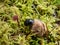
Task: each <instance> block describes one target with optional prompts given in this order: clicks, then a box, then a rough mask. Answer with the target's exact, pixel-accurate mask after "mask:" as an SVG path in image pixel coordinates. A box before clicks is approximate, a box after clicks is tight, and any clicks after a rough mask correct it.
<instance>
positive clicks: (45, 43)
mask: <svg viewBox="0 0 60 45" xmlns="http://www.w3.org/2000/svg"><path fill="white" fill-rule="evenodd" d="M15 18H16V19H15ZM27 18H31V19H39V20H42V21H43V22H45V24H46V25H47V28H48V31H49V32H50V33H49V35H47V36H48V38H46V37H42V38H41V37H38V36H36V35H34V34H31V31H30V29H29V27H25V26H24V21H25V19H27ZM58 20H60V0H0V45H56V44H57V42H58V41H59V40H60V25H59V24H60V23H59V22H56V21H58Z"/></svg>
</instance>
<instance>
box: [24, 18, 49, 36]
mask: <svg viewBox="0 0 60 45" xmlns="http://www.w3.org/2000/svg"><path fill="white" fill-rule="evenodd" d="M24 25H25V26H31V32H32V33H35V34H36V35H37V36H44V35H45V34H47V32H48V31H47V27H46V25H45V23H44V22H42V21H40V20H38V19H26V20H25V21H24Z"/></svg>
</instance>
